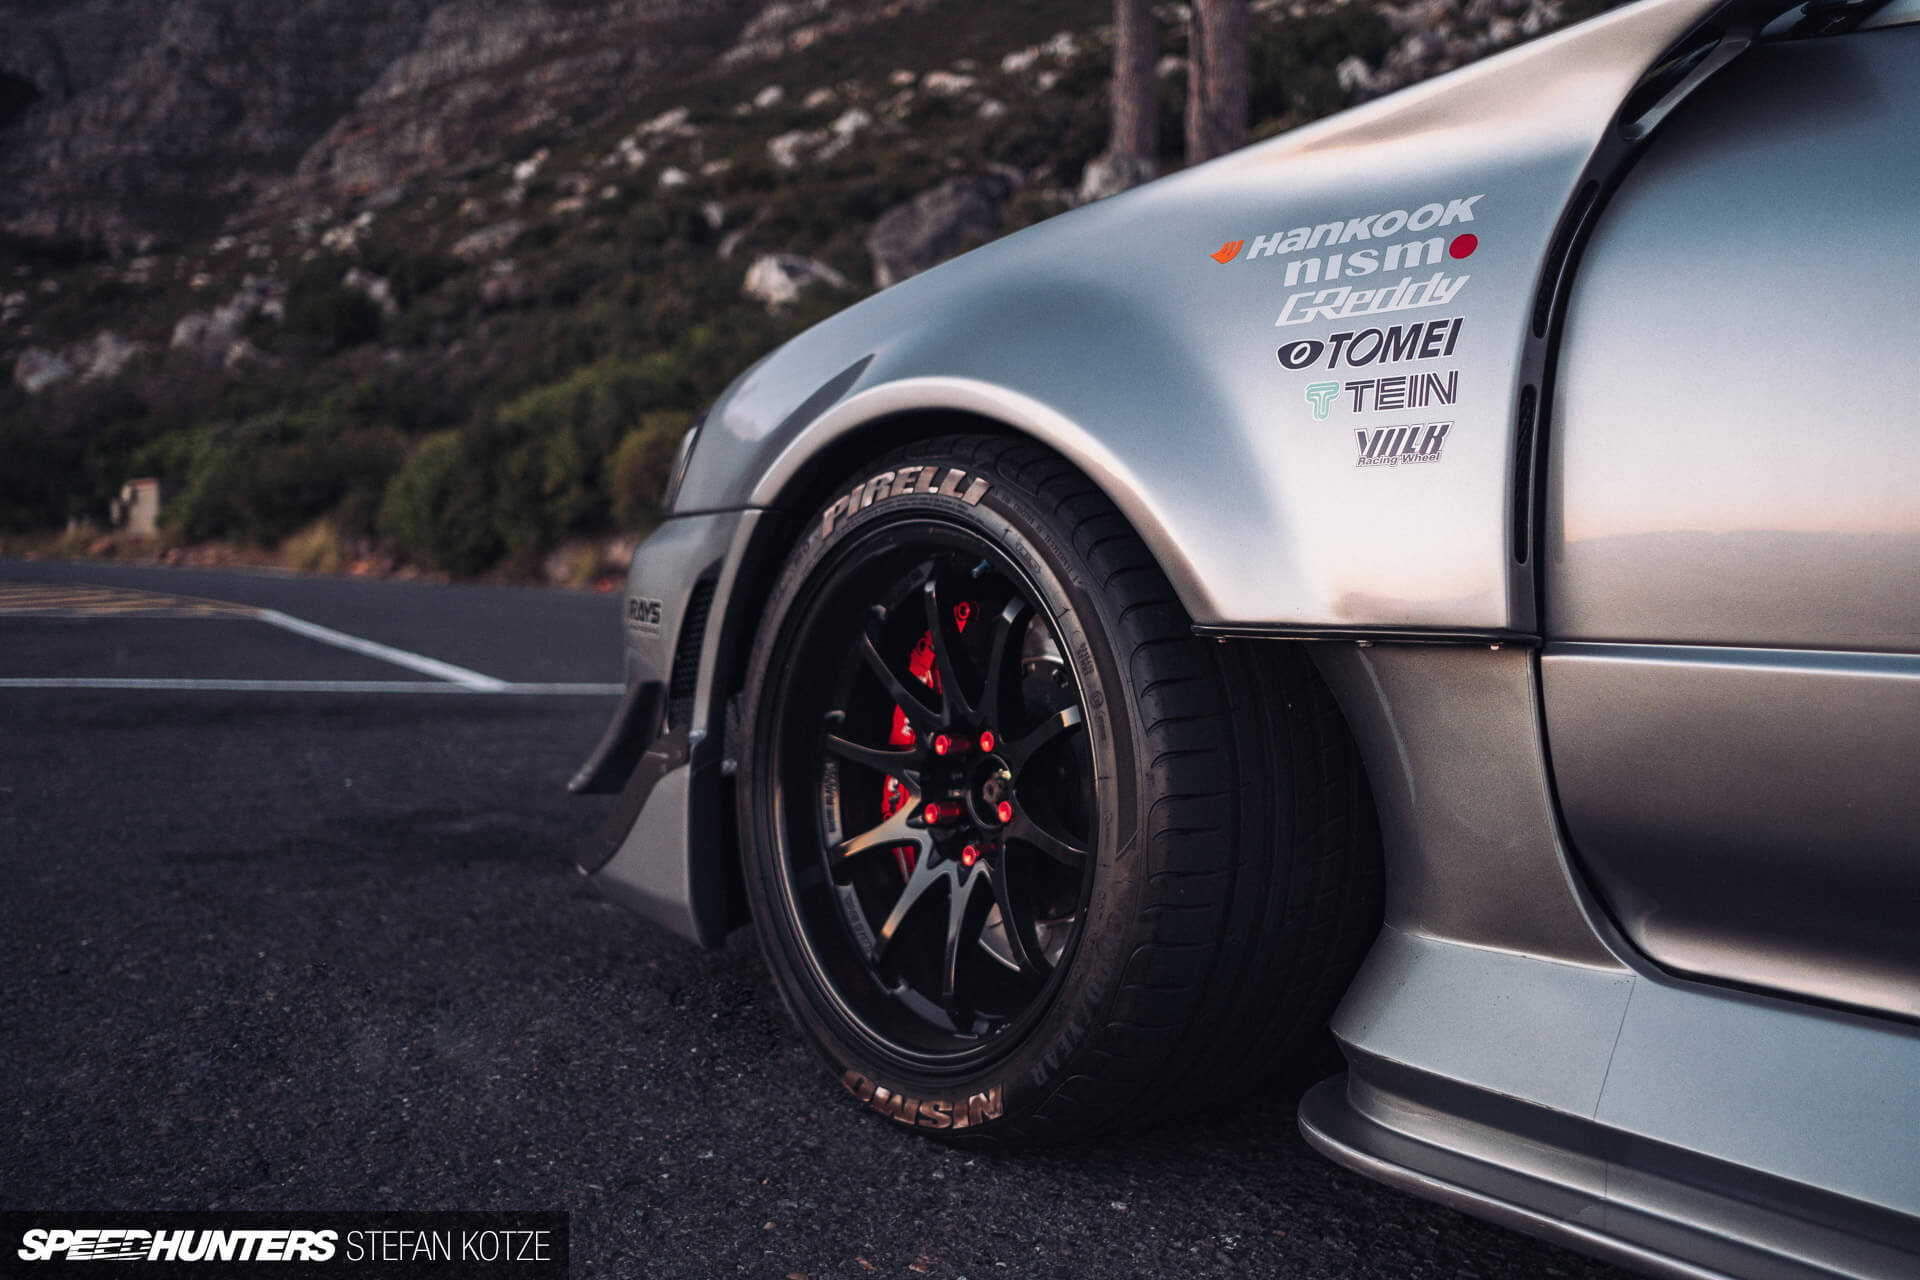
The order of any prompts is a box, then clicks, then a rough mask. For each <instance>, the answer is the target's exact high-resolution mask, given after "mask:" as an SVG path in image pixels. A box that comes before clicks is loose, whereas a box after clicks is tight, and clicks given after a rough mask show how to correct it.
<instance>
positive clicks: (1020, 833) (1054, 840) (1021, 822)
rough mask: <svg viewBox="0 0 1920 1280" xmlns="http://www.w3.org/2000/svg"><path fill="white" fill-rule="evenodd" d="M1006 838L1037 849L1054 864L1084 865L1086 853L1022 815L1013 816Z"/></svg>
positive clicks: (1081, 848) (1076, 845)
mask: <svg viewBox="0 0 1920 1280" xmlns="http://www.w3.org/2000/svg"><path fill="white" fill-rule="evenodd" d="M1006 838H1007V839H1009V840H1018V841H1019V842H1020V843H1022V844H1024V845H1027V846H1029V847H1030V848H1034V849H1038V850H1039V851H1040V852H1041V853H1044V854H1046V855H1047V856H1048V857H1049V858H1052V859H1053V860H1054V861H1055V862H1060V863H1064V864H1066V865H1067V866H1069V867H1075V868H1077V867H1080V866H1083V865H1084V864H1085V863H1086V860H1087V851H1086V849H1085V848H1083V847H1082V846H1080V845H1078V844H1076V843H1074V842H1073V841H1071V840H1067V839H1063V838H1062V837H1060V836H1057V835H1055V834H1053V832H1051V831H1049V830H1047V829H1046V828H1045V827H1043V826H1041V825H1040V824H1039V823H1037V822H1035V821H1034V820H1033V819H1032V818H1029V817H1028V816H1027V815H1026V814H1024V813H1017V814H1015V815H1014V819H1013V821H1012V823H1010V824H1009V825H1008V826H1007V828H1006Z"/></svg>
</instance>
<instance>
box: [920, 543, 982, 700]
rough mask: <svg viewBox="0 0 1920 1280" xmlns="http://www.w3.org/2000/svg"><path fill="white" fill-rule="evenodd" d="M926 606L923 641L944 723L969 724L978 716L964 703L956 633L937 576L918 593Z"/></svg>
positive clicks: (964, 685)
mask: <svg viewBox="0 0 1920 1280" xmlns="http://www.w3.org/2000/svg"><path fill="white" fill-rule="evenodd" d="M920 594H921V598H922V599H923V600H924V601H925V602H926V606H927V637H928V639H929V640H931V641H932V643H933V660H934V662H935V664H936V665H937V667H938V669H939V672H940V693H941V696H942V697H944V698H945V699H946V704H947V705H946V711H947V719H949V720H954V719H960V720H972V719H974V718H975V717H976V715H977V714H978V712H977V710H976V708H975V707H974V704H973V703H972V702H970V701H968V699H967V687H966V683H965V682H964V681H963V680H961V678H960V668H959V663H958V661H957V659H958V658H959V655H960V631H959V628H958V627H956V626H955V625H954V621H953V610H951V609H949V608H947V607H946V606H945V605H944V604H943V603H942V602H941V600H940V575H939V574H938V573H934V574H930V575H928V577H927V585H926V586H924V587H922V588H921V589H920Z"/></svg>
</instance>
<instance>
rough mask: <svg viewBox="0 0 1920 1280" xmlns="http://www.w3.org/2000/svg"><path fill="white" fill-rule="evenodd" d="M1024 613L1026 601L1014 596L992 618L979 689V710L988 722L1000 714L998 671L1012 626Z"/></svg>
mask: <svg viewBox="0 0 1920 1280" xmlns="http://www.w3.org/2000/svg"><path fill="white" fill-rule="evenodd" d="M1026 615H1027V602H1026V601H1025V600H1023V599H1021V598H1020V597H1019V596H1015V597H1014V598H1013V599H1011V600H1009V601H1007V605H1006V608H1004V609H1002V610H1000V616H999V617H997V618H995V619H994V620H993V641H992V643H991V644H989V645H988V646H987V674H986V679H985V680H983V681H982V682H981V689H980V711H981V714H983V715H985V716H986V717H987V719H988V721H989V722H992V721H993V720H995V719H996V718H997V717H998V716H999V714H1000V673H1001V671H1003V670H1004V669H1005V668H1006V664H1007V642H1008V641H1009V640H1011V639H1012V638H1013V629H1014V627H1015V626H1017V625H1018V624H1019V622H1020V619H1021V618H1023V617H1025V616H1026Z"/></svg>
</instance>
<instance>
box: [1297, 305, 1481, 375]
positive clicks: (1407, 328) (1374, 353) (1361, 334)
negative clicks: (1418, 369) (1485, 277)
mask: <svg viewBox="0 0 1920 1280" xmlns="http://www.w3.org/2000/svg"><path fill="white" fill-rule="evenodd" d="M1463 323H1464V320H1463V318H1462V317H1460V316H1449V317H1447V318H1446V319H1444V320H1418V321H1415V322H1413V323H1411V324H1395V325H1387V326H1385V327H1382V328H1377V329H1349V330H1347V331H1346V332H1344V333H1336V334H1332V335H1330V336H1329V337H1327V338H1325V339H1321V338H1296V339H1295V340H1294V341H1292V342H1289V343H1287V344H1286V345H1285V346H1283V347H1281V348H1280V349H1279V353H1278V354H1279V357H1280V366H1281V367H1282V368H1284V369H1309V368H1313V367H1315V366H1318V367H1320V368H1323V369H1341V368H1346V369H1363V368H1365V367H1367V366H1368V365H1373V364H1402V363H1406V362H1408V361H1418V360H1442V359H1445V358H1446V357H1448V356H1451V355H1452V354H1453V348H1454V345H1455V344H1456V343H1458V342H1459V341H1460V326H1461V325H1462V324H1463Z"/></svg>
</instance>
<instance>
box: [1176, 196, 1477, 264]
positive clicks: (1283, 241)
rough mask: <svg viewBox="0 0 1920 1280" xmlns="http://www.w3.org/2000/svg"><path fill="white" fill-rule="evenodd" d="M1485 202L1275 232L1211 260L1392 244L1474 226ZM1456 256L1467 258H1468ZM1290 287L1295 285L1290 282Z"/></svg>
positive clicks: (1233, 244)
mask: <svg viewBox="0 0 1920 1280" xmlns="http://www.w3.org/2000/svg"><path fill="white" fill-rule="evenodd" d="M1484 199H1486V193H1485V192H1481V193H1480V194H1479V195H1472V196H1463V197H1460V198H1458V199H1453V200H1444V201H1441V200H1435V201H1431V202H1429V203H1427V204H1423V205H1420V206H1419V207H1418V208H1415V209H1410V210H1409V209H1388V210H1386V211H1385V212H1382V213H1368V214H1363V215H1361V216H1360V217H1358V218H1336V219H1334V220H1333V221H1332V222H1323V223H1320V224H1319V225H1318V226H1310V227H1294V228H1292V229H1291V230H1288V231H1275V232H1272V233H1270V234H1268V235H1261V236H1255V237H1254V238H1253V242H1252V243H1251V244H1248V243H1247V241H1245V240H1229V241H1227V242H1226V243H1224V244H1222V245H1221V246H1220V247H1219V248H1218V249H1216V250H1215V251H1214V252H1212V253H1210V254H1208V255H1207V256H1208V257H1210V258H1212V259H1213V260H1214V261H1215V262H1218V263H1220V264H1221V265H1222V266H1225V265H1226V264H1227V263H1229V262H1232V261H1233V260H1234V259H1235V257H1237V256H1239V255H1240V250H1241V248H1242V247H1243V246H1244V247H1245V248H1246V255H1245V257H1244V258H1242V259H1241V260H1242V261H1246V262H1251V261H1252V260H1253V259H1255V258H1287V257H1291V256H1292V255H1294V254H1296V253H1302V252H1305V251H1306V250H1309V249H1322V248H1332V247H1335V246H1338V245H1345V244H1353V243H1356V242H1365V241H1369V240H1388V239H1392V238H1393V237H1395V236H1402V235H1406V234H1408V233H1415V234H1418V233H1420V232H1426V231H1434V230H1438V229H1439V228H1441V227H1450V226H1454V225H1456V224H1458V223H1463V222H1472V221H1473V209H1474V206H1475V205H1477V204H1479V203H1480V202H1481V201H1482V200H1484ZM1456 238H1460V237H1456ZM1464 239H1466V240H1469V241H1473V240H1475V237H1473V236H1472V235H1467V236H1465V237H1464ZM1476 243H1477V241H1476ZM1472 251H1473V250H1472V248H1468V250H1467V252H1468V253H1471V252H1472ZM1455 256H1457V257H1465V256H1466V254H1457V255H1455ZM1289 283H1292V282H1291V281H1289Z"/></svg>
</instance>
